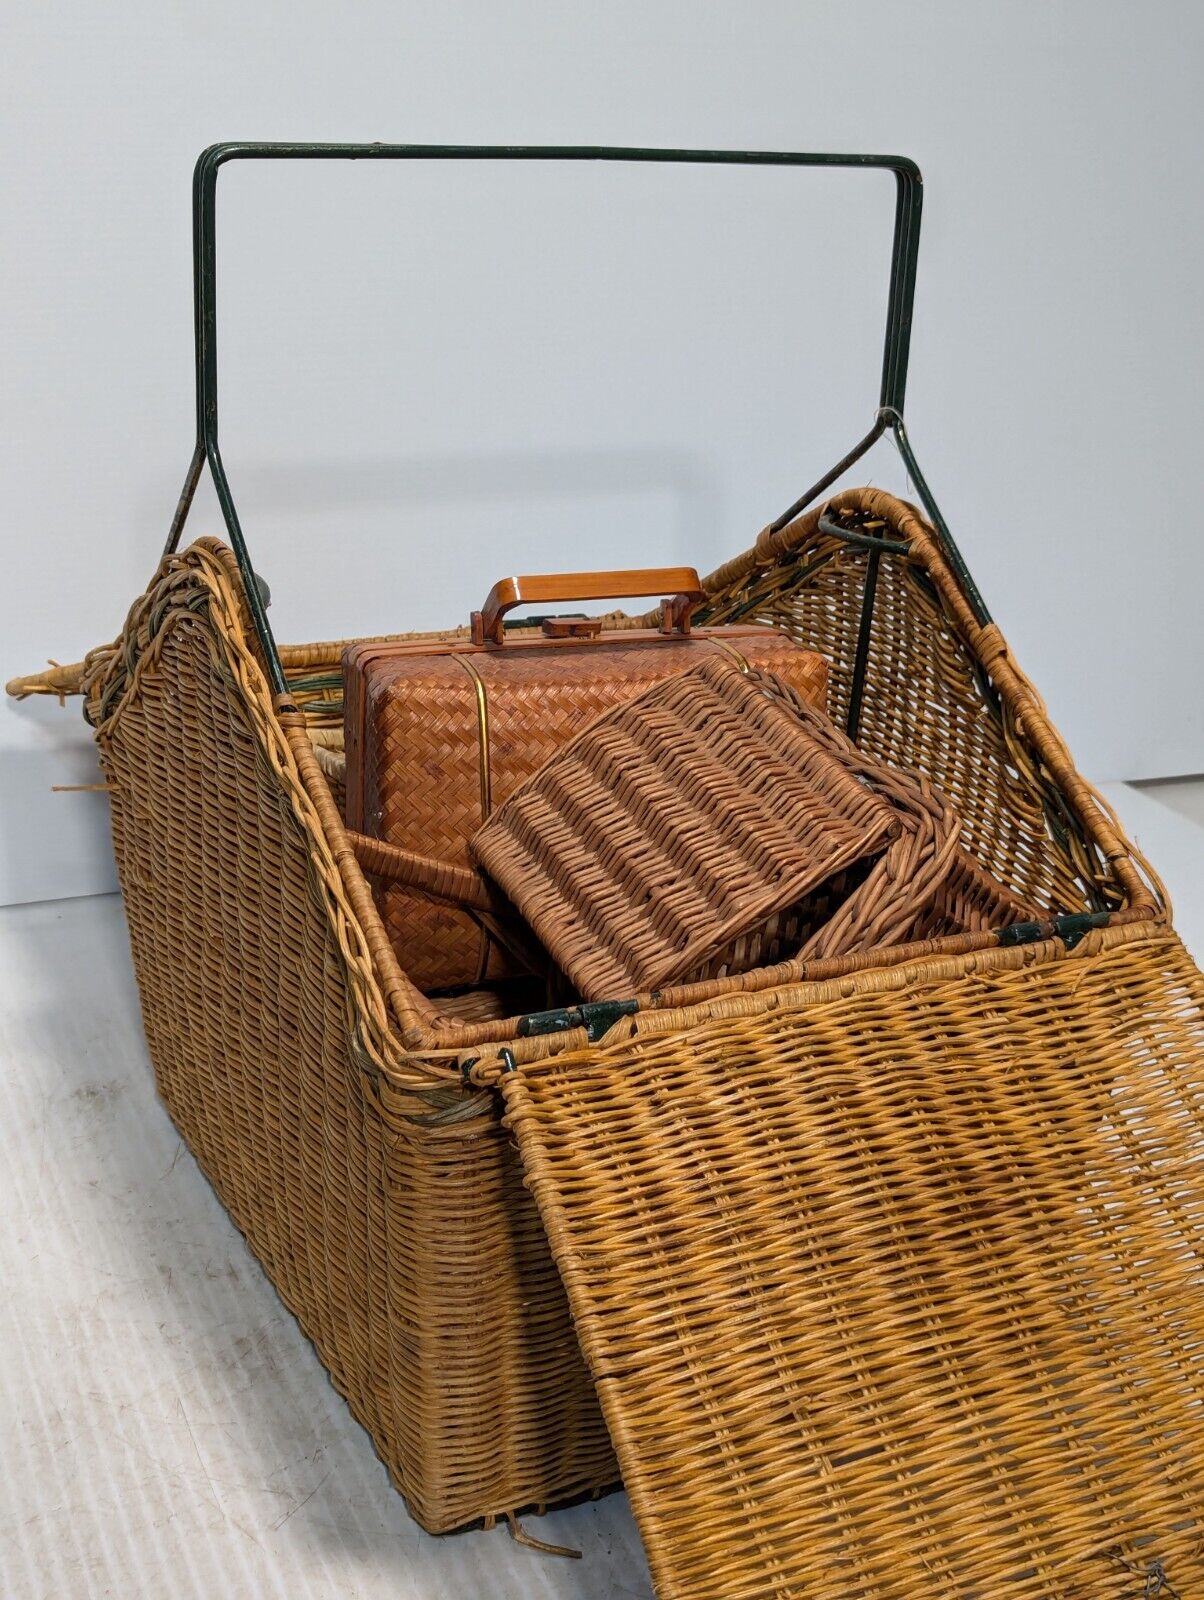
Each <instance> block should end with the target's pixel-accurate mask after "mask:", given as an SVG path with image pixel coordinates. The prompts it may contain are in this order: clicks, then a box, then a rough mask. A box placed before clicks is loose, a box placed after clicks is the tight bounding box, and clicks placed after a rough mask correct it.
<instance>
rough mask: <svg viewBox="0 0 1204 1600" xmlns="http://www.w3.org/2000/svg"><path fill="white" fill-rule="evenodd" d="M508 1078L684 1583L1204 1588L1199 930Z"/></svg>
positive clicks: (724, 1022)
mask: <svg viewBox="0 0 1204 1600" xmlns="http://www.w3.org/2000/svg"><path fill="white" fill-rule="evenodd" d="M500 1084H501V1089H502V1093H503V1096H504V1099H505V1103H506V1113H507V1122H508V1125H509V1127H510V1128H511V1131H512V1132H513V1134H514V1136H515V1137H516V1139H517V1142H518V1146H519V1150H520V1153H521V1155H522V1159H523V1162H524V1166H525V1168H526V1172H527V1175H528V1182H529V1184H530V1187H531V1189H532V1191H533V1193H534V1195H535V1199H536V1202H537V1204H538V1207H539V1210H540V1214H541V1216H542V1218H543V1222H544V1225H545V1227H546V1229H547V1232H548V1236H549V1239H550V1240H551V1244H552V1250H553V1253H554V1255H555V1257H556V1261H557V1264H558V1266H559V1268H560V1270H561V1273H562V1275H563V1277H564V1281H565V1284H566V1287H567V1290H568V1294H569V1299H570V1302H571V1304H572V1308H573V1313H574V1320H575V1324H576V1327H577V1331H578V1335H579V1338H580V1340H581V1344H582V1348H583V1349H584V1351H585V1354H586V1358H587V1361H588V1363H589V1366H590V1369H591V1372H592V1374H593V1377H594V1380H595V1383H596V1385H597V1389H598V1393H599V1397H600V1399H601V1402H602V1407H603V1411H604V1413H605V1415H606V1418H607V1423H608V1426H609V1428H610V1432H611V1435H612V1437H613V1439H614V1441H615V1445H616V1450H617V1453H618V1456H619V1459H620V1463H621V1465H622V1469H623V1477H624V1482H625V1484H626V1486H627V1488H628V1491H629V1493H630V1496H631V1502H632V1507H633V1510H634V1512H635V1516H636V1519H637V1522H638V1524H639V1528H640V1532H641V1534H642V1537H643V1540H644V1544H645V1547H646V1549H647V1552H648V1557H649V1562H650V1565H651V1569H652V1573H653V1578H654V1582H655V1586H656V1592H657V1594H658V1595H659V1596H660V1597H661V1600H687V1597H688V1600H754V1597H755V1600H801V1597H803V1596H808V1597H809V1596H813V1595H828V1594H833V1595H835V1594H840V1595H854V1594H855V1595H857V1596H858V1597H859V1600H916V1597H917V1596H925V1597H934V1600H935V1597H938V1596H939V1597H942V1600H944V1597H948V1600H1000V1597H1002V1596H1005V1595H1006V1596H1008V1597H1010V1600H1103V1597H1115V1600H1138V1597H1140V1596H1142V1595H1151V1594H1154V1593H1162V1594H1164V1595H1171V1594H1174V1595H1177V1596H1179V1597H1181V1600H1186V1597H1187V1596H1191V1595H1196V1594H1199V1593H1201V1592H1204V1266H1202V1261H1204V980H1202V979H1201V977H1200V975H1199V973H1198V972H1197V971H1196V969H1195V968H1194V966H1193V965H1192V963H1191V961H1190V959H1189V958H1188V957H1187V955H1186V953H1185V952H1184V951H1183V949H1182V946H1181V945H1180V944H1179V943H1178V941H1177V940H1176V939H1175V938H1174V937H1173V936H1171V935H1168V934H1165V933H1156V934H1153V935H1151V936H1149V937H1144V938H1142V939H1139V940H1131V941H1129V942H1128V943H1126V944H1124V945H1116V944H1115V943H1111V944H1109V942H1108V940H1107V937H1106V936H1105V935H1100V934H1093V935H1089V936H1088V938H1087V940H1085V941H1084V943H1083V944H1082V945H1080V946H1079V947H1077V948H1076V949H1075V950H1074V951H1073V952H1072V953H1068V954H1067V953H1064V954H1063V955H1062V956H1061V957H1060V958H1054V959H1048V960H1046V961H1044V962H1041V963H1030V964H1028V965H1013V966H1012V968H1011V969H1010V970H1001V969H998V968H996V969H991V968H989V967H988V968H984V969H983V970H982V971H981V972H980V973H979V974H977V975H975V976H970V977H966V976H962V977H957V978H952V979H950V978H946V979H944V980H943V981H940V982H937V983H934V984H930V985H928V986H917V985H909V986H901V987H898V988H896V989H894V990H893V991H880V992H878V993H866V992H863V993H860V994H858V993H851V994H850V993H848V992H846V993H845V994H844V995H842V996H840V997H839V998H834V999H832V1000H829V1001H827V1002H825V1003H820V1004H815V1005H812V1006H808V1007H805V1008H803V1009H801V1010H797V1011H793V1012H781V1011H779V1012H771V1013H765V1012H762V1013H760V1014H759V1015H749V1014H744V1015H732V1016H728V1017H726V1018H719V1019H716V1020H715V1021H713V1022H711V1023H708V1024H706V1025H703V1026H699V1027H693V1028H691V1029H689V1030H688V1031H686V1032H678V1033H662V1034H660V1035H644V1036H642V1037H636V1038H634V1039H631V1040H627V1041H625V1042H622V1043H618V1044H614V1045H612V1046H610V1047H609V1048H602V1049H599V1048H597V1047H594V1048H593V1049H592V1050H575V1051H573V1052H571V1053H569V1054H565V1055H560V1056H554V1057H551V1058H544V1059H543V1060H540V1061H532V1062H528V1063H527V1064H524V1065H520V1066H518V1067H517V1069H514V1068H512V1069H511V1070H510V1071H503V1072H502V1074H501V1076H500Z"/></svg>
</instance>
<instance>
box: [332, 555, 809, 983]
mask: <svg viewBox="0 0 1204 1600" xmlns="http://www.w3.org/2000/svg"><path fill="white" fill-rule="evenodd" d="M638 592H640V593H648V592H649V588H648V586H647V585H646V586H645V587H644V588H643V589H640V590H639V591H638ZM711 656H719V657H720V658H723V659H727V660H735V661H738V662H740V663H741V664H745V663H749V664H753V665H755V666H763V667H772V669H773V670H774V671H775V672H777V673H779V674H780V675H781V676H782V677H783V678H784V679H785V680H786V681H788V682H789V683H791V684H792V685H793V686H794V687H795V688H796V689H797V690H798V691H799V692H800V693H801V694H802V695H803V696H804V697H805V698H806V699H807V700H809V701H810V702H811V703H812V704H814V705H817V706H821V705H822V704H823V702H824V696H825V692H826V684H827V669H826V666H825V664H824V662H823V660H822V658H821V657H819V656H818V655H817V654H816V653H815V652H813V651H809V650H801V649H800V648H799V647H798V646H797V645H796V644H795V643H794V642H793V641H792V640H791V639H790V638H789V636H788V635H786V634H784V633H780V632H777V631H775V630H773V629H769V628H766V627H763V626H747V625H737V626H731V627H725V628H718V629H708V628H702V629H699V630H697V631H696V632H693V633H691V634H689V635H688V636H685V637H683V636H681V635H679V634H664V633H661V632H659V631H658V630H656V629H651V628H649V629H643V630H640V631H627V632H624V633H621V634H615V633H614V632H611V633H609V634H598V635H596V636H594V637H589V638H582V639H579V638H572V637H569V638H547V637H542V636H539V635H537V636H536V637H534V638H532V637H531V634H530V631H529V630H525V629H522V630H519V629H516V630H513V631H512V632H511V633H510V635H509V638H508V639H507V642H506V643H505V644H503V645H500V646H498V645H474V644H473V642H472V640H471V639H470V638H469V639H457V640H454V641H448V642H436V641H431V640H425V641H417V640H411V641H406V642H402V643H390V642H388V641H382V642H374V643H369V644H362V645H355V646H352V647H351V648H350V649H348V651H347V652H346V655H345V657H344V688H345V706H346V750H347V773H346V792H347V802H346V803H347V819H348V822H349V824H350V825H351V826H352V827H354V828H357V829H359V830H360V831H362V832H364V833H367V834H369V835H371V836H373V837H377V838H382V839H386V840H388V841H389V842H390V843H393V844H398V845H402V846H404V847H405V848H407V849H409V850H414V851H418V852H420V853H422V854H424V855H428V856H431V857H434V858H436V859H438V860H442V861H446V862H448V863H451V864H454V865H457V866H464V865H467V863H468V860H469V856H468V839H469V837H470V835H471V834H473V833H474V832H475V831H476V829H477V828H479V827H480V825H481V824H482V822H484V821H486V820H487V819H488V818H489V816H490V813H491V810H492V809H493V808H494V807H496V806H498V805H499V804H501V803H502V802H503V801H504V800H505V799H506V798H507V797H508V796H509V795H510V794H511V793H512V792H513V790H514V789H516V788H517V787H518V785H519V784H520V783H522V781H523V780H524V779H525V778H527V777H528V776H529V775H530V774H531V773H532V772H534V771H535V770H536V768H537V767H539V766H540V765H541V764H542V763H543V762H544V761H545V760H546V759H547V758H548V757H549V756H550V755H552V754H553V752H555V751H556V750H557V749H559V748H560V747H561V746H562V745H563V744H565V743H566V742H567V741H568V740H569V739H571V738H572V737H573V735H574V734H576V733H578V732H579V731H580V730H581V729H582V728H583V727H584V726H586V725H587V724H588V723H589V722H591V721H592V720H593V719H594V718H595V717H597V716H598V715H600V714H601V713H602V712H604V711H607V710H609V709H610V708H611V707H612V706H614V705H616V704H617V703H620V702H622V701H625V700H627V699H630V698H634V697H635V696H636V695H638V694H640V693H641V692H642V691H643V690H644V689H646V688H647V687H648V686H649V685H650V684H653V683H656V682H658V681H660V680H661V679H663V678H666V677H670V676H673V675H676V674H678V673H682V672H685V671H688V670H689V669H690V667H691V666H693V665H694V664H696V663H697V662H698V661H700V660H704V659H707V658H708V657H711ZM380 908H381V915H382V917H383V918H384V923H385V927H386V928H387V929H388V932H389V936H390V938H391V939H392V940H393V942H394V944H395V945H396V947H397V948H398V950H399V951H400V952H401V953H402V959H403V960H404V961H405V964H406V968H407V971H408V972H409V974H410V976H411V978H412V979H413V980H414V982H415V983H416V984H417V985H418V986H419V988H421V989H423V990H427V991H431V990H440V989H451V988H455V987H458V986H460V987H462V986H468V985H472V984H474V983H475V984H479V983H481V982H483V981H485V980H486V979H487V978H499V977H504V976H505V975H506V974H507V972H508V971H509V970H510V965H509V963H508V962H507V958H506V956H505V953H504V951H503V950H502V949H500V948H499V947H498V945H497V944H496V943H491V942H490V941H489V940H488V939H487V937H485V936H484V935H483V934H482V932H481V930H480V929H479V928H478V927H477V926H476V925H475V924H474V923H473V922H471V921H470V920H469V919H468V917H466V916H465V915H464V914H463V913H461V912H457V911H456V910H454V909H449V908H448V907H446V906H436V905H432V904H431V902H430V901H429V900H425V899H423V898H422V897H421V896H419V895H417V894H415V893H413V892H412V891H410V890H408V889H405V888H401V887H396V886H392V887H387V888H385V889H383V890H382V892H381V894H380Z"/></svg>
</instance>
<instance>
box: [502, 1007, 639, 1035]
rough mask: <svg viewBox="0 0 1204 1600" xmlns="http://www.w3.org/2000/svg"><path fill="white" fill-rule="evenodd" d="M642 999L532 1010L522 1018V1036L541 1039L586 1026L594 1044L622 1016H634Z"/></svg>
mask: <svg viewBox="0 0 1204 1600" xmlns="http://www.w3.org/2000/svg"><path fill="white" fill-rule="evenodd" d="M639 1009H640V1003H639V1001H638V1000H586V1001H585V1002H583V1004H581V1005H579V1006H560V1007H558V1008H557V1009H556V1010H555V1011H529V1012H528V1013H527V1015H526V1016H525V1017H520V1018H519V1019H518V1029H517V1033H518V1037H519V1038H520V1039H538V1038H541V1037H542V1036H543V1035H544V1034H548V1033H568V1032H569V1031H570V1030H571V1029H573V1028H584V1029H585V1034H586V1038H588V1039H589V1040H590V1042H591V1043H593V1041H594V1040H596V1039H600V1038H601V1037H602V1036H603V1034H605V1033H609V1032H610V1030H611V1028H613V1027H614V1025H615V1023H616V1022H617V1021H618V1020H619V1018H620V1017H634V1016H635V1014H636V1012H637V1011H638V1010H639Z"/></svg>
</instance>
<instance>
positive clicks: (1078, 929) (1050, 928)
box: [995, 911, 1112, 950]
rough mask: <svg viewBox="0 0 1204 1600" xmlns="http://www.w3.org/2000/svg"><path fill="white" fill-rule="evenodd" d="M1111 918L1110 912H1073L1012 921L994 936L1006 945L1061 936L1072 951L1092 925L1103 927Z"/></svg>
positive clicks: (997, 929) (1033, 942)
mask: <svg viewBox="0 0 1204 1600" xmlns="http://www.w3.org/2000/svg"><path fill="white" fill-rule="evenodd" d="M1111 917H1112V913H1111V912H1110V911H1072V912H1069V913H1067V915H1065V916H1061V917H1052V918H1050V919H1049V920H1048V921H1046V922H1013V923H1012V924H1011V925H1010V926H1009V927H1006V928H996V929H995V937H996V939H997V940H998V941H999V943H1000V944H1001V945H1003V946H1005V947H1011V946H1013V945H1018V944H1037V943H1039V942H1040V940H1042V939H1061V941H1062V943H1063V944H1064V945H1065V946H1066V948H1067V950H1073V949H1074V947H1075V945H1076V944H1078V943H1080V941H1081V940H1082V939H1083V938H1085V937H1086V935H1087V934H1089V933H1090V932H1091V931H1092V929H1093V928H1106V927H1107V926H1108V923H1109V922H1110V920H1111Z"/></svg>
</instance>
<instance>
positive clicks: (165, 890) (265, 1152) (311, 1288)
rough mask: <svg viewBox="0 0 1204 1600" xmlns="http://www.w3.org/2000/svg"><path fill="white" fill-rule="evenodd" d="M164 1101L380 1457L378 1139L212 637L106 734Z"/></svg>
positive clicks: (253, 748) (267, 788)
mask: <svg viewBox="0 0 1204 1600" xmlns="http://www.w3.org/2000/svg"><path fill="white" fill-rule="evenodd" d="M102 761H103V764H104V766H105V770H106V774H107V776H108V779H109V783H110V786H111V792H112V815H113V842H114V848H115V851H116V855H117V865H118V872H119V875H120V879H121V887H122V893H123V897H124V901H125V910H126V917H127V921H128V923H129V930H130V942H131V946H132V950H133V959H134V967H135V972H136V975H137V980H138V987H139V992H140V997H141V1001H142V1013H143V1022H144V1025H145V1029H146V1035H147V1043H148V1045H149V1048H150V1054H151V1060H152V1062H153V1064H154V1069H155V1077H156V1082H157V1085H158V1088H159V1091H160V1093H161V1094H162V1096H163V1099H164V1101H165V1103H166V1105H167V1107H168V1110H169V1111H170V1112H171V1114H172V1117H173V1118H174V1120H175V1122H176V1123H177V1125H178V1126H179V1128H180V1131H181V1133H182V1134H183V1136H184V1138H185V1140H186V1141H187V1143H188V1145H189V1147H190V1148H191V1149H192V1150H193V1152H194V1154H195V1155H196V1157H197V1159H198V1161H199V1162H200V1164H201V1166H202V1167H203V1169H204V1170H205V1173H206V1175H207V1176H208V1177H209V1179H210V1181H211V1182H212V1183H213V1185H214V1187H215V1188H216V1189H217V1191H218V1194H219V1195H220V1197H221V1199H222V1202H223V1204H224V1205H225V1206H226V1207H227V1209H228V1210H229V1211H230V1213H231V1215H232V1216H233V1218H234V1220H235V1221H236V1223H237V1224H238V1226H239V1227H240V1228H241V1229H242V1230H243V1232H244V1233H245V1234H246V1236H247V1239H248V1242H249V1243H250V1245H251V1247H252V1249H253V1250H254V1251H255V1254H256V1255H257V1256H258V1257H259V1259H260V1260H261V1261H262V1263H263V1265H264V1267H265V1268H266V1270H267V1272H268V1275H269V1276H270V1277H271V1279H272V1281H273V1283H274V1284H275V1285H276V1287H277V1288H278V1290H279V1292H280V1294H281V1296H282V1298H283V1299H284V1300H285V1302H286V1303H287V1305H288V1306H289V1308H290V1310H292V1311H293V1312H294V1314H295V1315H296V1316H297V1317H298V1320H299V1321H300V1322H301V1324H302V1327H303V1328H304V1330H305V1332H306V1334H307V1335H308V1336H309V1337H310V1338H311V1339H312V1340H313V1341H314V1344H315V1345H316V1346H317V1348H318V1352H319V1354H320V1355H321V1358H322V1360H323V1362H324V1363H325V1364H326V1366H327V1367H328V1368H329V1369H330V1373H331V1376H332V1378H333V1380H334V1383H335V1386H336V1387H337V1388H338V1389H339V1391H340V1392H341V1393H342V1394H344V1395H345V1396H346V1397H347V1399H348V1401H349V1402H350V1403H351V1405H352V1408H353V1409H354V1411H355V1413H356V1415H357V1417H358V1418H359V1419H360V1420H361V1421H362V1422H363V1423H364V1425H365V1426H366V1427H368V1428H369V1429H370V1430H371V1432H372V1434H373V1436H374V1438H376V1440H377V1443H378V1445H379V1446H380V1447H381V1449H382V1454H384V1455H385V1457H386V1459H387V1460H388V1459H389V1458H390V1455H391V1453H392V1449H393V1441H392V1440H391V1439H390V1437H389V1435H388V1432H387V1428H386V1421H387V1414H386V1412H385V1411H384V1410H383V1408H382V1406H381V1404H380V1399H379V1393H378V1391H379V1383H378V1374H380V1373H382V1372H383V1371H384V1370H385V1366H386V1356H385V1351H386V1348H387V1342H388V1328H387V1321H386V1309H385V1294H384V1286H383V1281H382V1273H383V1270H384V1262H383V1261H382V1260H380V1259H373V1252H372V1251H371V1249H370V1240H369V1206H368V1196H369V1192H370V1189H371V1188H372V1187H375V1188H377V1189H379V1188H380V1187H381V1176H380V1165H379V1150H378V1149H377V1150H374V1149H373V1148H372V1146H373V1143H374V1142H375V1143H377V1144H379V1138H378V1135H375V1134H374V1130H373V1129H372V1126H371V1123H372V1118H371V1115H370V1112H369V1109H368V1107H367V1106H366V1105H365V1101H364V1096H363V1094H362V1092H361V1089H360V1086H359V1081H358V1079H359V1069H358V1068H357V1066H356V1064H355V1062H354V1061H353V1059H352V1056H351V1051H350V1048H349V1041H348V1000H347V995H346V991H345V983H344V980H343V973H342V967H341V964H340V962H339V961H338V959H337V952H336V951H335V950H334V949H333V940H332V938H331V935H330V932H329V927H328V923H327V920H326V918H325V916H324V914H323V912H322V908H321V905H320V902H319V900H318V898H317V896H316V892H315V886H314V884H313V882H312V879H311V877H310V874H309V870H308V856H307V853H306V850H305V846H304V840H303V837H302V835H301V830H300V827H299V824H298V823H297V821H296V819H295V818H294V816H293V814H292V812H291V810H290V808H289V806H288V802H287V799H286V797H285V796H284V794H283V792H282V791H281V789H280V786H279V785H278V784H276V783H274V782H273V780H272V776H271V774H270V772H269V771H268V769H267V765H266V762H265V761H264V759H263V757H262V755H261V751H260V746H259V743H258V741H257V739H256V737H255V734H254V732H253V729H252V727H251V725H250V723H249V721H248V719H247V717H246V716H245V714H241V712H240V708H239V706H238V703H237V697H236V693H235V691H234V687H233V685H232V684H231V683H230V682H229V681H227V680H226V678H225V677H224V675H223V672H222V666H221V662H220V660H219V659H218V658H217V656H216V654H215V652H214V650H213V648H212V643H211V635H210V633H209V630H208V627H207V625H206V624H205V623H204V622H203V621H201V620H200V619H195V620H193V619H190V620H187V621H184V622H181V623H178V624H176V625H175V627H174V628H173V630H172V632H171V636H170V637H169V638H168V639H167V641H166V642H165V643H164V645H163V648H162V652H161V655H160V660H159V663H158V666H157V669H156V670H154V671H150V672H145V673H143V675H142V678H141V681H140V686H139V693H138V695H137V697H136V698H135V699H132V700H131V701H130V703H129V704H127V705H126V706H125V707H123V709H122V712H121V715H120V717H119V718H118V719H117V720H116V723H115V725H114V727H113V729H112V731H111V733H110V734H109V735H108V736H107V737H105V738H103V739H102Z"/></svg>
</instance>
